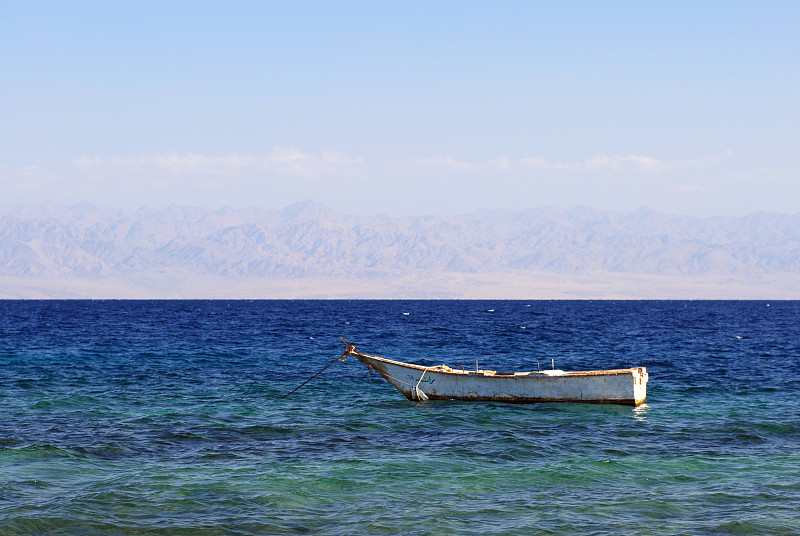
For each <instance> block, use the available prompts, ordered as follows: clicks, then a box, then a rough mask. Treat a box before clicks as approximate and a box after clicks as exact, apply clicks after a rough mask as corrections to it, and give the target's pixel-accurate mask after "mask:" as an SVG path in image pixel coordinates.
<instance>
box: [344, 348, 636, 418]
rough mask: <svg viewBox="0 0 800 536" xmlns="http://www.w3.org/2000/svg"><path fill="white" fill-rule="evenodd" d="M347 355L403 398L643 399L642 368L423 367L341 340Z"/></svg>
mask: <svg viewBox="0 0 800 536" xmlns="http://www.w3.org/2000/svg"><path fill="white" fill-rule="evenodd" d="M342 341H343V342H344V343H345V345H346V346H347V350H346V351H345V354H344V356H342V357H346V356H348V355H351V356H353V357H355V358H356V359H358V360H359V361H361V362H362V363H364V365H366V366H367V368H368V369H370V370H374V371H375V372H377V373H378V374H380V375H381V376H382V377H383V378H384V379H385V380H386V381H388V382H389V383H391V384H392V385H393V386H394V387H395V388H396V389H397V390H398V391H400V392H401V393H403V394H404V395H405V396H406V398H408V399H409V400H428V399H433V400H436V399H455V400H482V401H489V400H492V401H497V402H515V403H534V402H589V403H598V404H624V405H630V406H638V405H639V404H642V403H644V401H645V399H646V397H647V369H646V368H645V367H634V368H627V369H614V370H591V371H583V372H564V371H563V370H542V371H533V372H511V373H501V372H497V371H495V370H478V369H477V364H476V370H464V369H463V367H462V368H461V369H453V368H451V367H448V366H447V365H437V366H433V367H424V366H421V365H413V364H411V363H403V362H401V361H392V360H391V359H385V358H382V357H377V356H374V355H369V354H364V353H362V352H359V351H358V350H356V347H355V346H353V345H352V344H350V343H349V342H347V341H345V340H344V339H342Z"/></svg>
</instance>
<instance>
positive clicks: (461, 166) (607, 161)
mask: <svg viewBox="0 0 800 536" xmlns="http://www.w3.org/2000/svg"><path fill="white" fill-rule="evenodd" d="M411 162H412V163H414V164H417V165H420V166H425V167H431V168H437V169H448V170H459V171H469V170H481V169H490V170H495V171H505V170H521V169H551V170H574V171H602V170H611V171H623V170H640V171H659V170H662V169H664V168H666V167H668V166H669V164H668V163H666V162H664V161H662V160H658V159H656V158H652V157H650V156H642V155H629V156H609V155H598V156H595V157H592V158H590V159H588V160H584V161H580V162H552V163H551V162H548V161H547V160H546V159H545V158H543V157H540V156H534V157H526V158H520V159H517V160H512V159H510V158H508V157H506V156H497V157H495V158H492V159H490V160H487V161H486V162H468V161H464V160H458V159H456V158H453V157H449V156H437V157H428V158H412V159H411Z"/></svg>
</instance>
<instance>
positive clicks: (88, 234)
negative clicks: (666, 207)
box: [0, 201, 800, 298]
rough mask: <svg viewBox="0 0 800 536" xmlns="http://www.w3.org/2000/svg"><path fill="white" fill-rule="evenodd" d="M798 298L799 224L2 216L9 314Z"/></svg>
mask: <svg viewBox="0 0 800 536" xmlns="http://www.w3.org/2000/svg"><path fill="white" fill-rule="evenodd" d="M591 281H595V283H591ZM648 281H649V282H650V284H651V285H655V286H656V287H658V286H659V285H661V286H662V287H664V288H665V289H666V288H667V287H669V289H672V290H669V291H666V290H665V291H664V292H663V294H664V295H663V296H659V295H658V292H656V293H655V294H654V293H653V292H649V293H648V292H647V291H646V289H647V288H648ZM587 282H588V283H587ZM626 282H628V283H627V288H628V290H627V291H626ZM799 282H800V214H797V215H788V214H776V213H764V212H761V213H755V214H751V215H748V216H743V217H707V218H698V217H689V216H678V215H671V214H665V213H662V212H658V211H655V210H649V209H639V210H637V211H634V212H628V213H622V212H611V211H602V210H597V209H593V208H588V207H573V208H569V209H561V208H554V207H545V208H537V209H530V210H525V211H521V212H510V211H503V210H487V211H483V212H477V213H473V214H466V215H460V216H416V217H389V216H371V215H359V214H340V213H338V212H337V211H334V210H332V209H331V208H329V207H327V206H325V205H321V204H318V203H314V202H311V201H305V202H302V203H297V204H294V205H291V206H289V207H286V208H285V209H283V210H262V209H258V208H247V209H234V208H230V207H226V208H222V209H219V210H213V209H207V208H198V207H186V206H170V207H167V208H163V209H152V208H147V207H145V208H140V209H137V210H123V209H116V208H109V207H101V206H95V205H90V204H79V205H73V206H62V205H53V204H39V205H24V206H18V207H13V208H9V207H6V208H0V297H6V298H26V297H162V296H163V297H486V296H492V289H494V290H495V291H496V294H497V297H520V298H524V297H525V298H526V297H574V296H579V297H586V296H588V297H753V296H759V292H761V293H763V294H764V297H773V296H774V297H795V296H797V297H800V293H798V290H800V284H798V283H799ZM587 285H588V286H587ZM665 285H666V286H665ZM726 285H727V286H728V288H729V289H730V293H729V295H728V294H726V291H725V288H726ZM687 286H688V287H687ZM540 287H541V288H540ZM701 287H704V288H706V290H702V289H701ZM537 288H538V289H539V290H543V289H544V290H545V292H538V294H537V292H533V291H534V290H535V289H537ZM559 288H561V290H559ZM576 288H578V289H580V288H583V291H584V294H586V296H582V295H581V294H580V292H575V289H576ZM681 288H695V289H696V294H695V295H686V293H685V292H684V295H681V292H680V291H679V289H681ZM515 289H517V290H515ZM525 289H527V294H525V293H523V294H522V295H516V294H515V292H517V291H519V292H522V291H523V290H525ZM709 289H711V290H712V291H711V292H709ZM742 289H745V290H746V289H750V290H751V291H752V292H749V291H748V292H744V294H743V293H742ZM643 291H644V292H643ZM675 291H678V292H677V294H676V292H675ZM533 294H536V295H533ZM689 294H691V293H689Z"/></svg>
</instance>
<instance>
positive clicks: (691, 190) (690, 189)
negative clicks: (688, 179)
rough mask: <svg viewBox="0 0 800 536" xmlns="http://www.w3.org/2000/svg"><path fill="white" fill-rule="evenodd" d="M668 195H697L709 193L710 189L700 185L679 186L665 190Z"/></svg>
mask: <svg viewBox="0 0 800 536" xmlns="http://www.w3.org/2000/svg"><path fill="white" fill-rule="evenodd" d="M665 191H666V192H667V193H673V194H683V195H697V194H704V193H706V192H708V188H706V187H705V186H701V185H699V184H678V185H676V186H673V187H671V188H667V189H666V190H665Z"/></svg>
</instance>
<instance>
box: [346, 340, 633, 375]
mask: <svg viewBox="0 0 800 536" xmlns="http://www.w3.org/2000/svg"><path fill="white" fill-rule="evenodd" d="M348 353H349V355H352V356H353V357H355V358H356V359H358V355H360V356H363V357H366V358H369V359H375V360H377V361H381V362H384V363H390V364H392V365H396V366H400V367H407V368H412V369H416V370H420V371H427V372H428V373H431V372H436V373H439V374H456V375H463V374H467V375H469V374H473V375H478V376H480V375H483V376H490V377H494V378H514V377H516V378H524V377H526V376H530V375H542V376H546V377H553V376H552V375H548V374H547V372H548V371H546V370H545V371H520V372H497V371H493V370H485V369H480V370H477V371H475V370H455V369H452V368H451V369H450V370H444V369H442V366H447V365H432V366H429V367H426V366H424V365H417V364H415V363H406V362H404V361H395V360H394V359H388V358H385V357H380V356H376V355H371V354H365V353H363V352H360V351H358V350H356V349H355V347H352V348H351V349H350V351H349V352H348ZM356 354H357V355H356ZM448 368H450V367H448ZM644 368H645V367H630V368H626V369H608V370H578V371H571V372H567V371H562V374H558V375H557V376H555V377H563V376H619V375H625V374H634V373H640V374H641V373H642V372H643V369H644ZM487 372H488V373H489V374H487ZM533 377H536V376H533Z"/></svg>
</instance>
